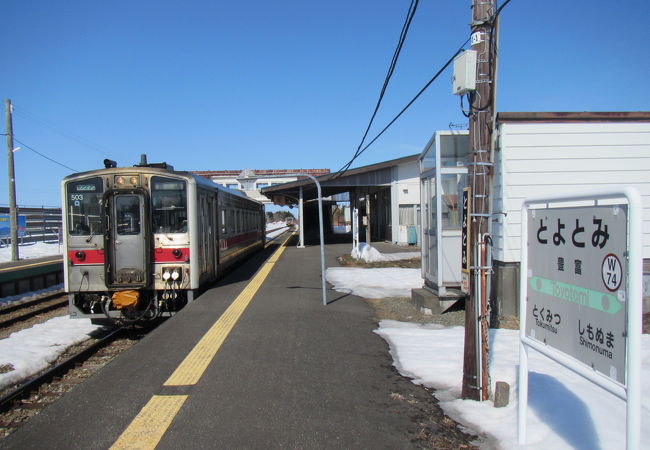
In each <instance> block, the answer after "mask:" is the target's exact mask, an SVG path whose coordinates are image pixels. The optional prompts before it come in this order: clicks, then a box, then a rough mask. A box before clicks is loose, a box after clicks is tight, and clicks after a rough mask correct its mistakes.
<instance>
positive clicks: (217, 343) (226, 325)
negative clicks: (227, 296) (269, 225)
mask: <svg viewBox="0 0 650 450" xmlns="http://www.w3.org/2000/svg"><path fill="white" fill-rule="evenodd" d="M287 240H288V238H287ZM286 242H287V241H286V240H285V241H284V243H283V244H282V245H281V246H280V248H278V249H277V250H276V251H275V253H273V255H272V256H271V258H269V260H268V261H267V262H266V263H264V266H262V268H261V269H260V270H259V271H258V272H257V274H256V275H255V277H253V279H252V280H251V282H250V283H248V285H247V286H246V287H245V288H244V290H243V291H242V292H241V294H239V296H238V297H237V298H236V299H235V301H233V302H232V304H231V305H230V306H229V307H228V309H227V310H226V311H225V312H224V313H223V314H222V315H221V317H220V318H219V320H217V321H216V322H215V323H214V325H212V327H211V328H210V329H209V330H208V331H207V332H206V333H205V334H204V335H203V337H202V338H201V340H200V341H199V342H198V343H197V344H196V346H194V348H193V349H192V351H191V352H190V353H189V354H188V355H187V356H186V357H185V360H183V362H182V363H181V364H180V365H179V366H178V368H177V369H176V370H175V371H174V373H172V375H171V376H170V377H169V379H168V380H167V381H166V382H165V384H164V386H188V385H192V384H196V383H197V382H198V381H199V379H200V378H201V375H203V372H205V369H206V368H207V367H208V365H209V364H210V362H211V361H212V359H213V358H214V356H215V355H216V354H217V352H218V351H219V348H221V344H223V342H224V341H225V340H226V338H227V337H228V334H230V331H231V330H232V328H233V327H234V326H235V324H236V323H237V321H238V320H239V318H240V317H241V315H242V314H243V312H244V310H245V309H246V307H247V306H248V304H249V303H250V302H251V300H252V299H253V297H254V296H255V294H256V293H257V291H258V290H259V288H260V286H262V283H263V282H264V280H265V279H266V277H267V276H268V275H269V273H270V272H271V270H272V269H273V266H275V263H276V262H277V261H278V259H279V258H280V255H282V252H284V249H285V248H286V247H285V245H284V244H285V243H286Z"/></svg>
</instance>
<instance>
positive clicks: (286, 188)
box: [261, 155, 419, 205]
mask: <svg viewBox="0 0 650 450" xmlns="http://www.w3.org/2000/svg"><path fill="white" fill-rule="evenodd" d="M418 157H419V155H410V156H405V157H402V158H397V159H392V160H390V161H384V162H380V163H376V164H371V165H368V166H363V167H357V168H355V169H348V170H347V171H345V172H344V173H343V174H342V175H340V176H339V173H338V172H335V173H330V174H327V175H322V176H319V177H316V179H317V180H318V182H319V183H320V185H321V190H322V195H323V197H327V196H330V195H335V194H340V193H342V192H349V191H351V190H353V189H355V188H357V187H378V186H389V185H390V183H391V182H392V181H393V173H392V170H393V167H396V166H398V165H400V164H407V163H410V162H416V161H417V160H418ZM301 187H302V188H303V198H304V200H305V201H309V200H314V199H316V198H318V192H317V190H316V185H315V184H314V182H313V181H312V180H311V179H309V178H302V179H299V180H297V181H291V182H289V183H284V184H279V185H276V186H270V187H266V188H263V189H262V190H261V192H262V194H264V195H266V196H267V197H269V198H270V199H271V200H272V201H273V202H274V203H276V204H287V205H292V204H296V203H297V202H298V197H299V195H300V188H301Z"/></svg>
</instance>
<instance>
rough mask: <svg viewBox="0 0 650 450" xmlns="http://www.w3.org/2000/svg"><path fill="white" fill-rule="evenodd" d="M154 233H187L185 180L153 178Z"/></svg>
mask: <svg viewBox="0 0 650 450" xmlns="http://www.w3.org/2000/svg"><path fill="white" fill-rule="evenodd" d="M151 204H152V207H153V208H152V212H153V214H152V215H153V232H154V233H186V232H187V189H186V183H185V181H183V180H179V179H176V178H167V177H152V178H151Z"/></svg>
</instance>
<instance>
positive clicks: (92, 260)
mask: <svg viewBox="0 0 650 450" xmlns="http://www.w3.org/2000/svg"><path fill="white" fill-rule="evenodd" d="M68 259H69V260H70V263H71V264H73V265H75V266H83V265H93V264H104V250H68ZM189 259H190V249H189V248H156V249H154V252H153V261H154V263H167V262H183V261H189Z"/></svg>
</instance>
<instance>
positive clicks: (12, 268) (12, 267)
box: [0, 259, 63, 272]
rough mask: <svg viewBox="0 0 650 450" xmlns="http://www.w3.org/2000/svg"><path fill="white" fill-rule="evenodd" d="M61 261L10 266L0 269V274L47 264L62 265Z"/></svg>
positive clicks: (54, 260)
mask: <svg viewBox="0 0 650 450" xmlns="http://www.w3.org/2000/svg"><path fill="white" fill-rule="evenodd" d="M62 262H63V259H52V260H50V261H41V262H37V263H31V264H22V265H18V266H11V267H4V268H2V269H0V272H9V271H11V270H20V269H27V268H28V267H37V266H46V265H48V264H56V263H62Z"/></svg>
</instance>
